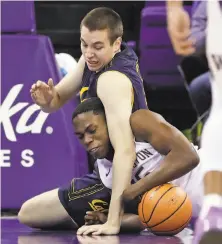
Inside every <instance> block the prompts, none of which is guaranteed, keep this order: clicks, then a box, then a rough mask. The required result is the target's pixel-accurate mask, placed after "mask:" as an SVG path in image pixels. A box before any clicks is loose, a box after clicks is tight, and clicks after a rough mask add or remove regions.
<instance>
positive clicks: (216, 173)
mask: <svg viewBox="0 0 222 244" xmlns="http://www.w3.org/2000/svg"><path fill="white" fill-rule="evenodd" d="M212 91H213V103H212V110H211V113H210V116H209V118H208V120H207V122H206V124H205V126H204V129H203V134H202V155H201V157H200V162H201V164H202V166H203V169H204V175H205V176H204V189H205V196H204V200H203V204H202V210H201V213H200V216H199V219H198V221H197V223H196V228H195V238H194V243H198V244H199V243H201V244H205V243H214V244H219V243H221V239H222V226H221V225H220V223H221V222H222V156H221V145H222V134H221V132H222V130H221V125H222V98H221V94H222V89H221V88H220V86H217V83H216V81H213V82H212ZM209 241H210V242H209Z"/></svg>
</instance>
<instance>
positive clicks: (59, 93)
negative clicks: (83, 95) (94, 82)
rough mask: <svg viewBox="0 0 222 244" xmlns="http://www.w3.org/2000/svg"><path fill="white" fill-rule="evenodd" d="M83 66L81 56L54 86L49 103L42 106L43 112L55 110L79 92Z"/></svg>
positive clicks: (83, 62)
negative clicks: (75, 64)
mask: <svg viewBox="0 0 222 244" xmlns="http://www.w3.org/2000/svg"><path fill="white" fill-rule="evenodd" d="M84 68H85V60H84V57H83V56H81V58H80V60H79V62H78V64H77V66H76V67H75V68H74V69H73V70H72V71H70V72H69V73H68V74H67V75H66V76H65V77H63V78H62V80H61V81H60V82H59V83H58V84H57V85H56V86H55V90H56V95H55V96H54V97H53V99H52V101H51V103H50V104H49V105H47V106H45V107H42V110H43V111H44V112H46V113H52V112H55V111H56V110H58V109H60V108H61V107H62V106H63V105H64V104H65V103H66V102H67V101H69V100H70V99H71V98H72V97H74V96H75V95H76V94H77V93H78V92H79V90H80V87H81V83H82V76H83V72H84Z"/></svg>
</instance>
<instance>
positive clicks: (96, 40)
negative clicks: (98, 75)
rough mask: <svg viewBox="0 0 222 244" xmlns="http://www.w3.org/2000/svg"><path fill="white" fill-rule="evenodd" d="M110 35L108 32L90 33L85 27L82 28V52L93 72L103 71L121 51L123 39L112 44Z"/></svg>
mask: <svg viewBox="0 0 222 244" xmlns="http://www.w3.org/2000/svg"><path fill="white" fill-rule="evenodd" d="M108 34H109V32H108V30H96V31H89V29H88V28H86V27H85V26H82V28H81V38H80V41H81V50H82V54H83V56H84V58H85V61H86V64H87V66H88V68H89V70H91V71H99V70H101V69H102V68H103V67H104V66H105V65H107V64H108V63H109V62H110V61H111V60H112V58H113V57H114V55H115V53H117V52H118V51H119V50H120V45H121V39H120V38H118V39H117V40H116V41H115V42H114V43H113V44H110V40H109V36H108Z"/></svg>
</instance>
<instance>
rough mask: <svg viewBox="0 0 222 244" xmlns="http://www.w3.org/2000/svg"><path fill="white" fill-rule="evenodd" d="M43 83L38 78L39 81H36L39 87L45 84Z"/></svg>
mask: <svg viewBox="0 0 222 244" xmlns="http://www.w3.org/2000/svg"><path fill="white" fill-rule="evenodd" d="M42 83H43V82H42V81H40V80H38V81H37V82H36V87H37V88H39V87H41V86H42V85H43V84H42Z"/></svg>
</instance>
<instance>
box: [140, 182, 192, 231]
mask: <svg viewBox="0 0 222 244" xmlns="http://www.w3.org/2000/svg"><path fill="white" fill-rule="evenodd" d="M138 214H139V218H140V220H141V222H142V223H143V224H144V225H145V226H146V228H148V229H149V230H150V231H151V232H152V233H153V234H155V235H175V234H177V233H179V232H180V231H182V230H183V229H184V228H185V227H186V226H187V225H188V223H189V221H190V219H191V216H192V203H191V200H190V199H189V197H188V195H187V193H186V192H185V191H184V190H183V189H182V188H180V187H179V186H175V185H173V184H169V183H168V184H164V185H160V186H157V187H154V188H153V189H151V190H150V191H148V192H146V193H145V194H144V195H143V197H142V200H141V202H140V204H139V206H138Z"/></svg>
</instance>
